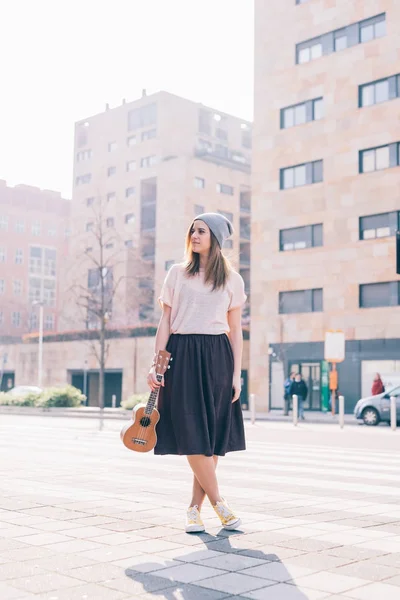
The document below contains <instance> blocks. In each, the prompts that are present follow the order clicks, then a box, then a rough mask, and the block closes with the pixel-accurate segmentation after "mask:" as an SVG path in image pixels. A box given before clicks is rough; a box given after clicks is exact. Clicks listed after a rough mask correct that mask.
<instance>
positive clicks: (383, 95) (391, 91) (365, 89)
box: [358, 75, 400, 107]
mask: <svg viewBox="0 0 400 600" xmlns="http://www.w3.org/2000/svg"><path fill="white" fill-rule="evenodd" d="M399 96H400V75H392V76H391V77H387V78H386V79H379V80H378V81H371V82H370V83H365V84H363V85H360V86H359V87H358V106H359V107H363V106H372V105H373V104H380V103H381V102H387V101H388V100H393V99H394V98H398V97H399Z"/></svg>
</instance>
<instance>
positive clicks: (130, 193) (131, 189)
mask: <svg viewBox="0 0 400 600" xmlns="http://www.w3.org/2000/svg"><path fill="white" fill-rule="evenodd" d="M135 192H136V188H134V187H128V188H126V190H125V197H126V198H130V197H131V196H134V195H135Z"/></svg>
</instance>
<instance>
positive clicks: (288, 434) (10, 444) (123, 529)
mask: <svg viewBox="0 0 400 600" xmlns="http://www.w3.org/2000/svg"><path fill="white" fill-rule="evenodd" d="M124 423H125V422H122V421H121V422H118V421H104V422H103V423H102V424H100V423H99V422H98V421H96V420H93V419H79V418H77V419H72V418H52V417H29V416H16V415H4V414H3V415H0V477H1V486H0V488H1V489H0V598H1V600H11V599H13V600H28V599H30V600H32V599H36V600H37V599H41V600H79V599H85V600H101V599H103V598H104V599H107V600H118V599H128V598H132V599H138V598H141V599H142V600H145V599H146V600H150V599H151V600H157V599H167V600H175V599H176V600H202V599H204V600H219V599H222V598H252V599H254V600H264V599H266V600H306V599H309V600H320V599H323V598H330V599H339V598H340V599H342V600H346V599H349V598H352V599H355V600H357V599H358V600H376V599H377V598H379V597H383V596H384V597H385V599H386V600H398V599H399V598H400V506H399V503H400V432H399V431H396V432H393V431H391V430H390V429H389V428H373V429H369V428H366V427H359V428H355V427H349V428H345V429H344V430H340V429H339V428H338V426H337V425H335V426H333V425H313V424H308V423H305V424H304V423H301V424H300V425H299V426H298V427H297V428H294V427H293V426H292V425H291V424H288V423H271V422H270V423H268V422H260V423H256V424H255V425H253V426H252V425H251V424H250V423H247V424H246V434H247V441H248V450H247V451H246V452H239V453H232V454H230V455H227V456H226V457H225V458H224V459H222V460H221V461H220V466H219V467H218V469H219V477H220V484H221V489H222V492H223V494H224V495H225V496H226V497H227V499H228V500H229V501H230V503H231V504H232V505H233V507H234V509H235V510H236V512H237V513H238V514H240V516H241V518H242V522H243V524H242V528H241V530H240V531H238V532H226V531H224V530H221V528H220V527H219V526H218V521H217V519H216V517H215V514H214V512H213V510H212V509H211V508H210V507H209V506H208V505H205V506H204V509H203V513H204V520H205V524H206V533H205V534H201V535H198V534H196V535H194V534H192V535H188V534H185V533H184V531H183V526H184V513H185V508H186V505H187V503H188V501H189V499H190V490H191V481H190V474H189V471H188V466H187V464H186V459H185V458H184V457H171V456H167V457H158V456H154V455H152V454H149V455H146V454H145V455H138V454H135V453H131V452H129V451H128V450H127V449H126V448H125V447H124V446H123V445H122V444H121V442H120V440H119V430H120V428H121V427H122V425H123V424H124Z"/></svg>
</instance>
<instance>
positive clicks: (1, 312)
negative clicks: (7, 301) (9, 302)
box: [0, 311, 4, 325]
mask: <svg viewBox="0 0 400 600" xmlns="http://www.w3.org/2000/svg"><path fill="white" fill-rule="evenodd" d="M3 323H4V314H3V311H0V325H3Z"/></svg>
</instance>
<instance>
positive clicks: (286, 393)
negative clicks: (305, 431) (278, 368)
mask: <svg viewBox="0 0 400 600" xmlns="http://www.w3.org/2000/svg"><path fill="white" fill-rule="evenodd" d="M294 376H295V373H294V372H292V373H290V375H289V377H287V378H286V379H285V383H284V384H283V401H284V408H283V414H284V415H288V414H289V410H290V401H291V399H292V396H291V395H290V388H291V385H292V382H293V381H294Z"/></svg>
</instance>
